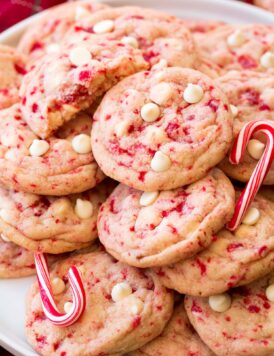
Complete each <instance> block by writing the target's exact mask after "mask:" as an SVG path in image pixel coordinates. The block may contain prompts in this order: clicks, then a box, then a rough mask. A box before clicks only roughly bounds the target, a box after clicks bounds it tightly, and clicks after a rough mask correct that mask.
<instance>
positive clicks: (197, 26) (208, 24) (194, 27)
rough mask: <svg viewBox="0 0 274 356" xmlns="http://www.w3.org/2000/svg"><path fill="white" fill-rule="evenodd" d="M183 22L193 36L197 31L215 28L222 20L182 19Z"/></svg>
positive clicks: (204, 31) (220, 24)
mask: <svg viewBox="0 0 274 356" xmlns="http://www.w3.org/2000/svg"><path fill="white" fill-rule="evenodd" d="M182 22H183V24H184V25H185V26H186V27H187V28H188V29H189V30H190V32H191V33H192V34H193V35H194V38H196V37H195V36H196V35H197V34H199V33H207V32H209V31H212V30H215V29H216V28H218V27H220V26H222V25H224V22H222V21H213V20H211V21H201V20H190V19H183V20H182Z"/></svg>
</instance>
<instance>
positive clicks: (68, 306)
mask: <svg viewBox="0 0 274 356" xmlns="http://www.w3.org/2000/svg"><path fill="white" fill-rule="evenodd" d="M72 307H73V303H71V302H66V303H65V304H64V311H65V313H67V314H68V313H69V312H70V311H71V309H72Z"/></svg>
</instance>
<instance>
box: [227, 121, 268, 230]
mask: <svg viewBox="0 0 274 356" xmlns="http://www.w3.org/2000/svg"><path fill="white" fill-rule="evenodd" d="M256 132H261V133H262V134H264V135H265V136H266V138H267V143H266V147H265V150H264V153H263V155H262V157H261V158H260V160H259V162H258V164H257V166H256V168H255V169H254V171H253V173H252V175H251V177H250V179H249V182H248V183H247V185H246V187H245V189H244V190H243V192H242V194H241V195H240V198H239V199H238V201H237V203H236V207H235V211H234V215H233V217H232V219H231V221H230V222H229V223H228V225H227V228H228V229H229V230H231V231H234V230H236V229H237V227H238V226H239V224H240V223H241V221H242V219H243V217H244V215H245V213H246V212H247V209H248V208H249V206H250V204H251V203H252V201H253V200H254V198H255V195H256V194H257V192H258V190H259V189H260V186H261V184H262V182H263V180H264V179H265V177H266V175H267V173H268V171H269V169H270V167H271V165H272V162H273V159H274V124H273V122H272V121H268V120H254V121H251V122H249V123H247V124H246V125H245V126H244V127H243V128H242V130H241V131H240V133H239V135H238V136H237V138H236V140H235V142H234V144H233V147H232V150H231V153H230V157H229V160H230V163H232V164H239V163H240V162H241V161H242V159H243V156H244V153H245V150H246V147H247V145H248V142H249V140H250V138H251V137H252V136H253V135H254V134H255V133H256Z"/></svg>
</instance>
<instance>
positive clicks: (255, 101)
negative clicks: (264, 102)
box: [241, 88, 260, 105]
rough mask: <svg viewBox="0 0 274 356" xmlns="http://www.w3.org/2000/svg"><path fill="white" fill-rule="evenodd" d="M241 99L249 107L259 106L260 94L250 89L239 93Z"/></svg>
mask: <svg viewBox="0 0 274 356" xmlns="http://www.w3.org/2000/svg"><path fill="white" fill-rule="evenodd" d="M241 98H242V99H244V100H246V101H247V102H248V104H249V105H259V102H260V93H259V92H258V91H257V90H255V89H252V88H250V89H247V90H246V91H245V92H243V93H241Z"/></svg>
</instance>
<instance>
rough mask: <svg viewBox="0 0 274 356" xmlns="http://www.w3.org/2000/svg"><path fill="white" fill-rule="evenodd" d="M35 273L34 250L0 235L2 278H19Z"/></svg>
mask: <svg viewBox="0 0 274 356" xmlns="http://www.w3.org/2000/svg"><path fill="white" fill-rule="evenodd" d="M32 274H35V264H34V258H33V252H30V251H27V250H25V249H24V248H22V247H20V246H17V245H16V244H14V243H12V242H10V241H9V240H8V239H7V237H6V236H5V235H3V234H1V237H0V278H19V277H26V276H30V275H32Z"/></svg>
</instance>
